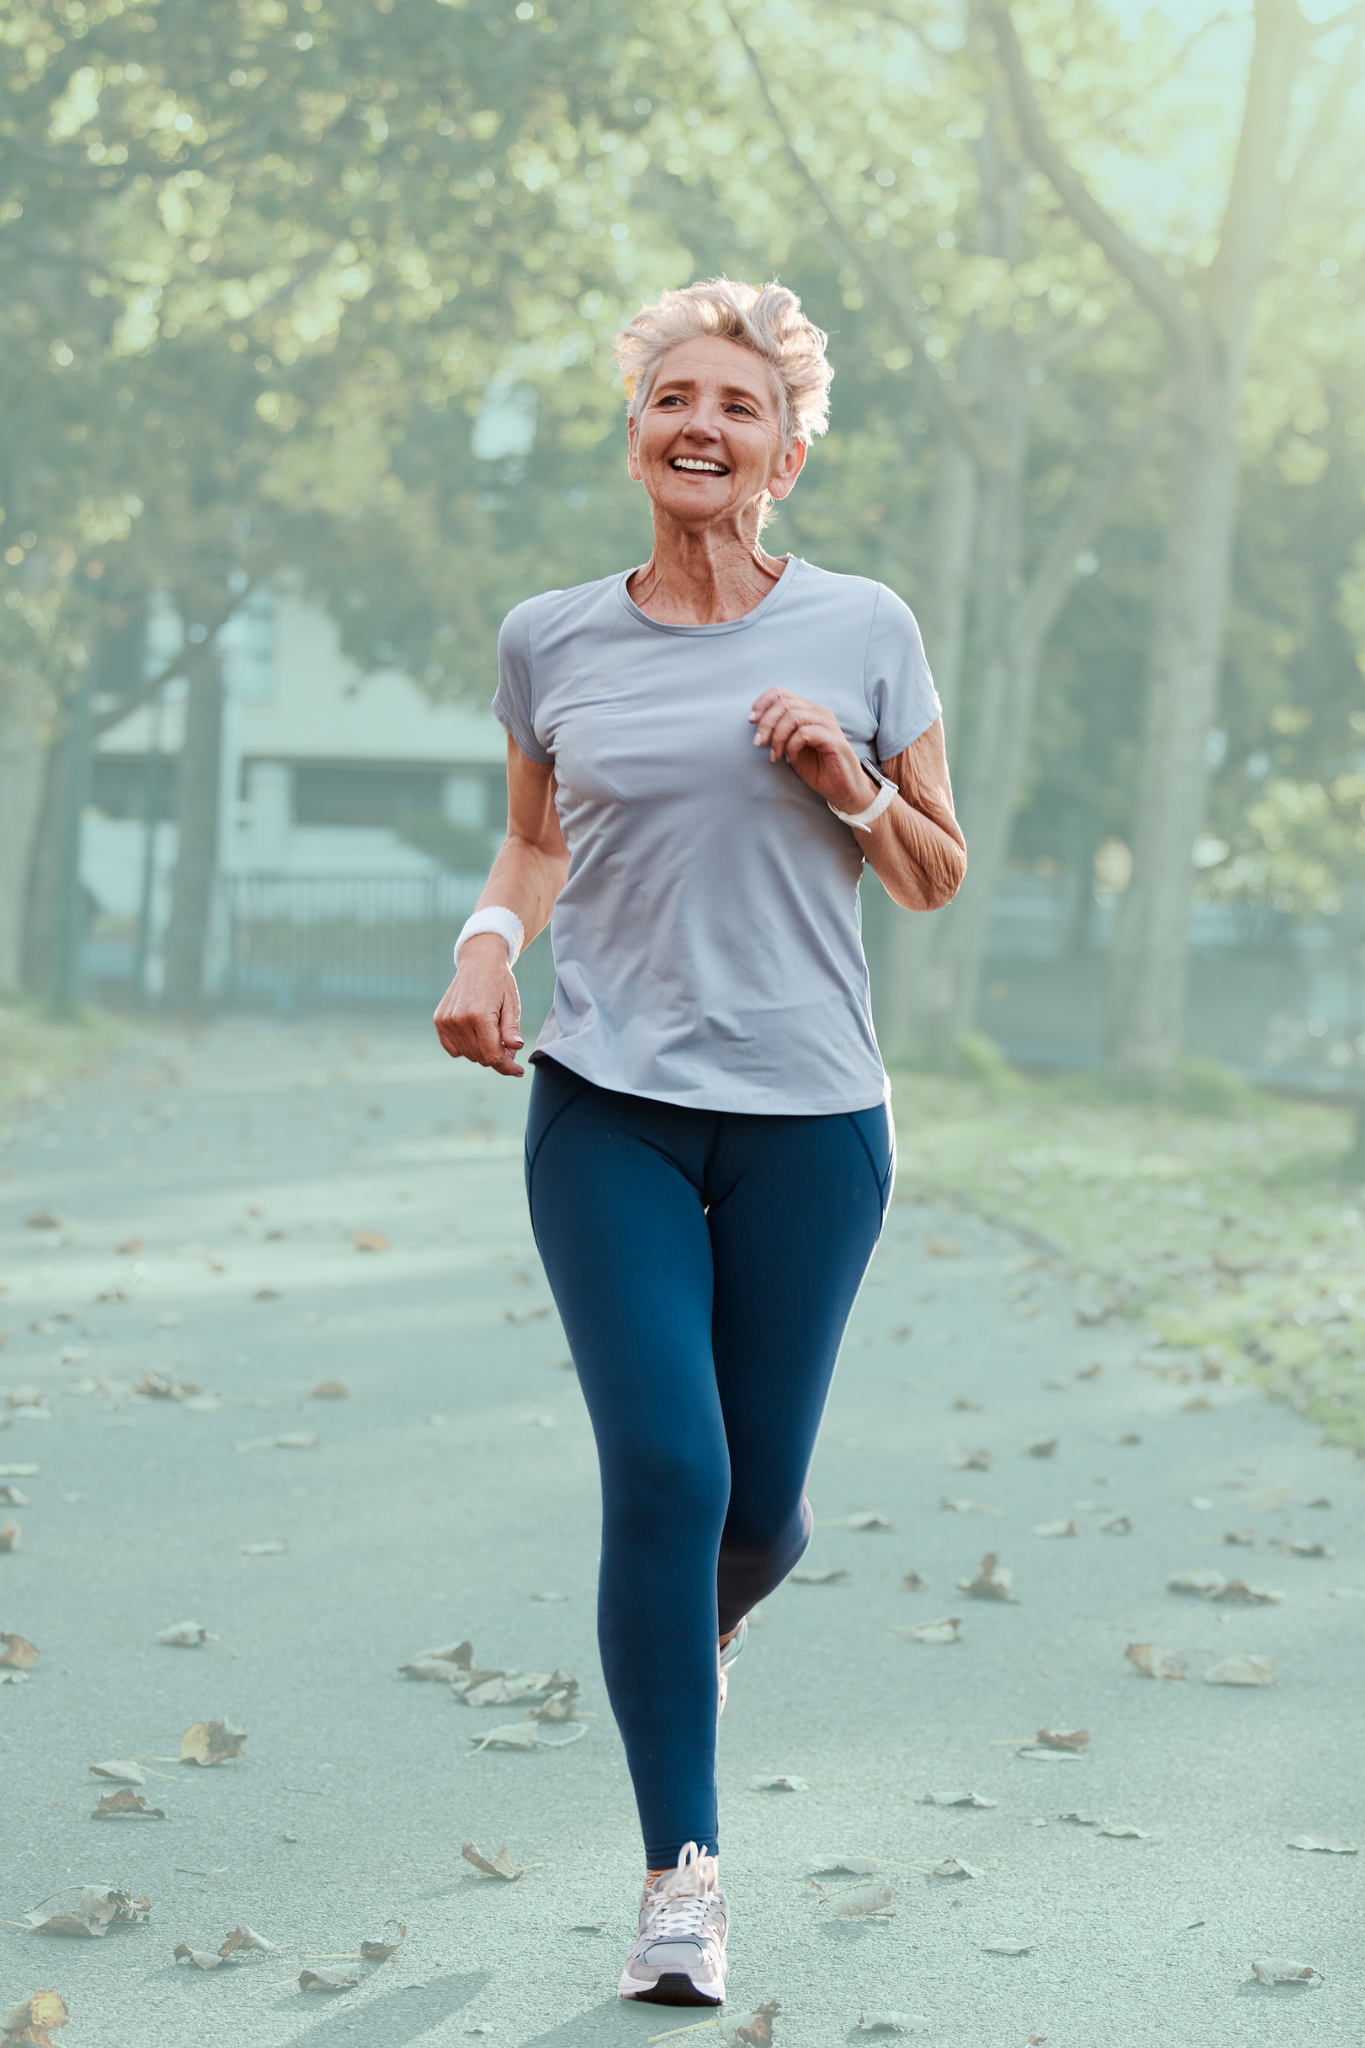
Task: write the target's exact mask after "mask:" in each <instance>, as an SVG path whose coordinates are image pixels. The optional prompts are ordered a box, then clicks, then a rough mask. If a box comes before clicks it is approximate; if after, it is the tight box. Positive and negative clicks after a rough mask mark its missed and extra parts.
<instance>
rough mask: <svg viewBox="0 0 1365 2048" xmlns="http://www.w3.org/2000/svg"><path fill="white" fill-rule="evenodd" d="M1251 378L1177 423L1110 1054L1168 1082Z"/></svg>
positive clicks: (1114, 959)
mask: <svg viewBox="0 0 1365 2048" xmlns="http://www.w3.org/2000/svg"><path fill="white" fill-rule="evenodd" d="M1239 387H1240V378H1236V379H1234V377H1233V376H1231V375H1230V374H1228V373H1227V372H1224V373H1223V374H1221V375H1220V374H1219V372H1218V370H1216V369H1213V370H1207V369H1206V370H1203V371H1201V370H1199V369H1198V368H1196V367H1192V368H1191V369H1190V370H1189V371H1187V373H1186V377H1185V380H1184V388H1183V391H1182V394H1181V396H1182V399H1183V403H1182V404H1181V405H1180V406H1179V408H1178V412H1177V420H1178V425H1177V435H1178V442H1177V447H1176V454H1175V462H1174V475H1173V477H1172V484H1171V498H1172V504H1171V522H1170V527H1169V529H1168V533H1167V541H1166V554H1165V560H1164V562H1163V566H1162V577H1161V588H1160V595H1159V599H1158V610H1157V617H1156V622H1155V627H1154V630H1153V635H1152V646H1151V652H1150V656H1149V660H1148V671H1147V699H1146V710H1145V716H1144V728H1143V738H1142V754H1141V762H1140V766H1139V771H1138V792H1137V808H1136V813H1135V820H1134V829H1133V880H1132V883H1131V885H1130V887H1129V889H1128V891H1127V893H1126V895H1125V896H1124V897H1123V900H1122V902H1121V903H1120V905H1119V915H1118V920H1117V924H1116V926H1115V932H1114V946H1113V951H1112V953H1111V955H1110V963H1109V987H1108V1017H1107V1027H1106V1041H1107V1046H1106V1049H1107V1054H1108V1059H1109V1064H1110V1066H1111V1067H1112V1068H1113V1069H1114V1070H1115V1071H1116V1072H1118V1073H1120V1074H1127V1075H1132V1076H1142V1077H1145V1078H1147V1079H1152V1080H1155V1079H1159V1078H1160V1077H1161V1076H1162V1075H1164V1074H1166V1073H1168V1072H1169V1070H1170V1068H1171V1067H1172V1065H1173V1064H1174V1062H1175V1059H1176V1056H1177V1054H1178V1053H1179V1050H1180V1045H1181V1039H1182V1035H1183V1023H1184V1014H1185V987H1186V975H1187V960H1186V954H1187V937H1188V930H1189V915H1190V899H1191V895H1192V892H1193V887H1194V863H1193V858H1192V856H1193V852H1194V842H1195V837H1196V834H1197V833H1198V831H1199V827H1200V825H1201V823H1202V822H1203V816H1204V792H1205V782H1206V777H1207V765H1206V755H1205V749H1206V746H1207V737H1208V732H1209V728H1210V726H1211V725H1212V724H1213V718H1214V712H1215V708H1216V706H1217V701H1218V682H1219V674H1220V671H1221V668H1222V656H1223V633H1224V626H1225V623H1226V619H1227V607H1228V587H1229V581H1230V574H1231V562H1232V543H1233V534H1234V529H1235V525H1236V518H1237V483H1238V469H1239V460H1238V449H1237V419H1236V412H1237V404H1238V398H1239V395H1240V389H1239Z"/></svg>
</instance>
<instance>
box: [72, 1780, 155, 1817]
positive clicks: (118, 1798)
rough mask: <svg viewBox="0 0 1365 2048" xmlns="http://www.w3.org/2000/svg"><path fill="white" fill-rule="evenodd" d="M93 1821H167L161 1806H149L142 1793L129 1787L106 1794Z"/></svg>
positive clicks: (96, 1810) (124, 1786)
mask: <svg viewBox="0 0 1365 2048" xmlns="http://www.w3.org/2000/svg"><path fill="white" fill-rule="evenodd" d="M90 1818H91V1820H165V1818H166V1814H165V1810H164V1809H163V1808H162V1807H160V1806H148V1804H147V1801H146V1800H145V1799H144V1797H143V1796H142V1794H141V1793H140V1792H134V1791H133V1790H132V1789H131V1788H130V1787H129V1786H127V1785H123V1786H120V1788H119V1790H118V1791H117V1792H106V1793H105V1795H104V1797H103V1798H102V1799H101V1800H100V1803H99V1805H98V1806H97V1807H96V1808H95V1810H94V1812H93V1813H92V1814H91V1816H90Z"/></svg>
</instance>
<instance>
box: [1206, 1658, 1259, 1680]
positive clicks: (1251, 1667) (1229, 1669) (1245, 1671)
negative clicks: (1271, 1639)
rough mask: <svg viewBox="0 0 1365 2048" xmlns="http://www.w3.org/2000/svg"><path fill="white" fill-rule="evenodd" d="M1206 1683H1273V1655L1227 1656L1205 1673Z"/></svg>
mask: <svg viewBox="0 0 1365 2048" xmlns="http://www.w3.org/2000/svg"><path fill="white" fill-rule="evenodd" d="M1203 1677H1204V1683H1205V1685H1273V1684H1274V1683H1275V1659H1274V1658H1273V1657H1225V1658H1224V1659H1223V1661H1222V1663H1221V1664H1213V1665H1210V1667H1209V1669H1208V1670H1207V1671H1206V1672H1205V1673H1204V1674H1203Z"/></svg>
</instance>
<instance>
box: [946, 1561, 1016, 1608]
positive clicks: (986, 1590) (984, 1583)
mask: <svg viewBox="0 0 1365 2048" xmlns="http://www.w3.org/2000/svg"><path fill="white" fill-rule="evenodd" d="M956 1583H957V1590H958V1592H959V1593H965V1594H966V1595H967V1597H968V1599H970V1600H998V1601H1003V1602H1007V1603H1008V1604H1009V1605H1011V1606H1017V1605H1018V1603H1017V1601H1016V1600H1015V1598H1014V1595H1013V1593H1012V1592H1011V1591H1010V1588H1011V1586H1012V1585H1013V1584H1014V1573H1013V1572H1012V1571H1011V1570H1010V1569H1009V1567H1008V1566H1007V1565H1002V1564H1001V1563H1000V1562H999V1559H998V1557H997V1555H996V1553H995V1551H993V1550H988V1551H987V1552H986V1555H985V1556H984V1557H983V1558H982V1560H981V1563H980V1566H979V1568H978V1570H977V1574H976V1577H975V1578H974V1579H958V1580H957V1582H956Z"/></svg>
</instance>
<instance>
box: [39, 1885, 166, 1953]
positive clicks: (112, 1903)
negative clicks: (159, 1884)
mask: <svg viewBox="0 0 1365 2048" xmlns="http://www.w3.org/2000/svg"><path fill="white" fill-rule="evenodd" d="M67 1892H79V1894H80V1897H79V1898H78V1899H77V1901H76V1904H75V1905H74V1906H58V1907H54V1908H53V1909H52V1910H51V1911H50V1912H49V1911H48V1910H46V1909H47V1908H48V1907H50V1906H51V1905H52V1900H53V1899H61V1898H65V1896H66V1894H67ZM151 1910H152V1902H151V1900H150V1899H149V1898H148V1897H147V1896H146V1894H145V1893H144V1894H143V1895H142V1896H141V1897H140V1898H136V1899H135V1898H134V1897H133V1895H132V1893H131V1892H125V1891H116V1890H114V1889H112V1888H110V1887H108V1886H104V1885H97V1884H86V1885H75V1884H69V1885H66V1886H65V1887H64V1888H63V1889H62V1890H61V1891H59V1892H53V1893H52V1894H51V1895H50V1896H49V1897H48V1898H46V1899H40V1900H39V1902H38V1904H37V1905H36V1906H34V1907H33V1908H32V1910H31V1911H30V1912H27V1913H25V1914H24V1915H23V1919H22V1922H21V1924H22V1925H23V1926H26V1927H29V1928H31V1929H32V1930H33V1932H34V1933H35V1934H69V1935H74V1936H77V1937H86V1938H89V1939H95V1940H99V1939H102V1938H103V1937H104V1936H105V1935H106V1934H107V1933H108V1932H109V1929H110V1928H111V1927H113V1926H116V1925H120V1924H123V1925H135V1924H136V1923H137V1921H138V1920H139V1919H140V1918H145V1917H146V1915H147V1914H149V1913H150V1912H151Z"/></svg>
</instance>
